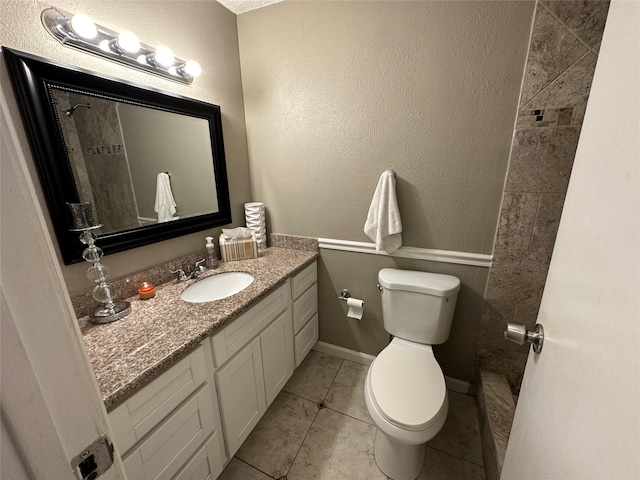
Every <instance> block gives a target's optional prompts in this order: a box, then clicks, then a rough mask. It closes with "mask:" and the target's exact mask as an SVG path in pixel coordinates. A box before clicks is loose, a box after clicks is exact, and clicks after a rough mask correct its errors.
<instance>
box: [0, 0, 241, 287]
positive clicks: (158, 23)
mask: <svg viewBox="0 0 640 480" xmlns="http://www.w3.org/2000/svg"><path fill="white" fill-rule="evenodd" d="M55 5H56V6H57V7H59V8H62V9H64V10H67V11H70V12H83V13H86V14H88V15H90V16H91V17H92V18H93V19H94V20H95V21H96V22H98V23H100V24H103V25H105V26H107V27H110V28H112V29H114V30H117V31H119V30H125V29H128V30H132V31H134V32H135V33H136V34H137V35H138V36H139V37H140V39H141V41H143V42H145V43H148V44H151V45H157V44H160V43H164V44H167V45H169V46H170V47H171V48H172V49H173V51H174V52H175V54H176V56H178V57H181V58H194V59H196V60H198V62H200V64H201V65H202V68H203V73H202V76H201V77H199V78H198V79H196V80H195V81H194V83H193V84H192V85H191V86H183V85H179V84H177V83H174V82H170V81H168V80H164V79H162V78H160V77H155V76H153V75H149V74H146V73H143V72H138V71H136V70H133V69H131V68H128V67H125V66H120V65H117V64H115V63H112V62H109V61H107V60H102V59H100V58H98V57H94V56H91V55H87V54H85V53H81V52H77V51H75V50H73V49H71V48H68V47H64V46H62V45H60V44H59V43H58V42H57V41H56V40H54V39H53V37H51V36H50V35H49V34H48V33H47V32H46V31H45V30H44V28H43V27H42V25H41V23H40V12H41V10H43V9H44V8H46V7H48V6H50V4H48V3H39V2H33V1H26V0H3V1H2V2H0V17H1V18H2V21H1V22H0V43H1V44H2V45H3V46H7V47H10V48H15V49H18V50H22V51H24V52H27V53H32V54H35V55H39V56H42V57H46V58H49V59H52V60H54V61H58V62H61V63H65V64H68V65H76V66H80V67H83V68H86V69H89V70H92V71H95V72H99V73H105V74H108V75H112V76H115V77H119V78H122V79H125V80H129V81H133V82H136V83H139V84H143V85H148V86H151V87H155V88H158V89H161V90H165V91H168V92H173V93H176V94H180V95H183V96H186V97H191V98H195V99H198V100H202V101H205V102H209V103H213V104H216V105H220V107H221V110H222V127H223V131H224V143H225V153H226V158H227V169H228V175H229V187H230V195H231V207H232V216H233V219H234V224H235V225H240V224H243V223H244V212H243V204H244V203H245V202H247V201H249V200H251V191H250V185H249V167H248V159H247V145H246V130H245V120H244V105H243V98H242V85H241V79H240V63H239V55H238V40H237V38H238V37H237V27H236V16H235V15H234V14H232V13H231V12H229V11H228V10H227V9H225V8H224V7H222V6H221V5H220V4H218V3H217V2H214V1H211V2H203V1H179V2H177V1H175V2H174V1H109V2H94V1H86V0H83V1H78V0H75V1H74V0H61V1H58V2H56V4H55ZM1 63H2V67H1V68H2V71H1V77H0V84H1V88H2V93H3V95H4V96H5V97H6V98H7V101H8V104H9V108H10V110H11V112H10V114H11V118H12V120H13V122H14V123H15V126H16V129H17V131H18V135H19V137H20V145H21V147H22V149H23V151H24V154H25V155H26V156H27V157H28V158H29V160H30V161H29V163H30V164H32V162H31V152H30V150H29V146H28V143H27V140H26V136H25V131H24V128H23V127H22V121H21V118H20V115H19V113H18V108H17V105H16V102H15V98H14V96H13V92H12V90H11V85H10V83H9V79H8V76H7V72H6V68H5V66H4V62H1ZM31 173H32V175H33V178H36V174H35V168H34V169H32V172H31ZM36 183H37V182H36ZM37 188H38V189H39V184H38V185H37ZM37 193H38V196H39V198H40V199H41V204H42V208H43V209H44V210H45V211H46V205H45V204H44V201H43V197H42V192H41V191H38V192H37ZM212 232H213V233H214V234H215V233H216V232H217V233H219V229H213V230H209V231H206V232H201V233H195V234H192V235H187V236H184V237H179V238H176V239H172V240H167V241H164V242H160V243H157V244H154V245H150V246H145V247H141V248H137V249H134V250H129V251H127V252H122V253H117V254H113V255H109V256H108V257H106V259H105V264H106V265H108V266H109V268H110V269H111V272H112V276H113V277H114V278H115V277H121V276H125V275H127V274H129V273H132V272H135V271H138V270H142V269H144V268H147V267H149V266H152V265H155V264H158V263H161V262H164V261H166V260H169V259H172V258H175V257H178V256H181V255H184V254H187V253H190V252H193V251H194V250H196V249H198V248H203V247H204V237H205V235H207V234H211V233H212ZM86 269H87V266H86V265H82V264H77V265H72V266H63V267H62V271H63V274H64V277H65V281H66V283H67V287H68V288H69V291H70V292H71V293H74V292H78V291H82V290H85V289H87V288H89V287H91V286H92V284H91V282H89V280H87V279H86V276H85V274H86Z"/></svg>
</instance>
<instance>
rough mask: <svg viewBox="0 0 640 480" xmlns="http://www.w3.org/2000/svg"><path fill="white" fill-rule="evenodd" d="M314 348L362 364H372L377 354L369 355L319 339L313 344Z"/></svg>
mask: <svg viewBox="0 0 640 480" xmlns="http://www.w3.org/2000/svg"><path fill="white" fill-rule="evenodd" d="M313 350H315V351H317V352H321V353H326V354H328V355H333V356H334V357H338V358H343V359H345V360H350V361H352V362H355V363H359V364H361V365H371V363H372V362H373V361H374V360H375V358H376V357H375V355H369V354H368V353H362V352H356V351H355V350H349V349H348V348H344V347H339V346H338V345H332V344H330V343H326V342H321V341H317V342H316V344H315V345H314V346H313Z"/></svg>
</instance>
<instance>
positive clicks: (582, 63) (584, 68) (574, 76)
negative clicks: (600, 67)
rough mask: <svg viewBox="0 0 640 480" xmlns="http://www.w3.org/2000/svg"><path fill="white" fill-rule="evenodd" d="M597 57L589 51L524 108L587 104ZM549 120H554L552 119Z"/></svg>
mask: <svg viewBox="0 0 640 480" xmlns="http://www.w3.org/2000/svg"><path fill="white" fill-rule="evenodd" d="M597 59H598V57H597V56H596V55H595V54H594V53H591V52H588V53H587V54H586V55H585V56H584V57H582V58H581V59H580V60H578V61H577V62H576V63H574V64H573V65H572V66H571V67H570V68H569V69H567V70H566V71H564V72H563V73H562V74H561V75H560V76H559V77H558V78H556V79H555V80H554V81H553V82H551V83H550V84H549V85H548V86H547V87H545V88H544V90H542V91H541V92H540V93H539V94H538V95H536V96H535V97H534V98H533V99H531V100H530V101H529V102H528V103H527V104H526V105H525V106H524V107H523V109H527V110H535V109H539V108H545V109H546V108H564V107H573V106H577V105H582V104H586V103H587V99H588V98H589V92H590V90H591V82H592V81H593V73H594V72H595V69H596V60H597ZM549 121H551V122H553V121H552V120H551V119H550V120H549Z"/></svg>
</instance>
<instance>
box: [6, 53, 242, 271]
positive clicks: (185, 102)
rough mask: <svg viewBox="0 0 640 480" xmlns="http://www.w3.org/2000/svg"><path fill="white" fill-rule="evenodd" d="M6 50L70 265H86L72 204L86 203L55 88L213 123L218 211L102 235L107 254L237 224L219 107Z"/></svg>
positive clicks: (60, 242) (41, 178)
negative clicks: (59, 122) (61, 126)
mask: <svg viewBox="0 0 640 480" xmlns="http://www.w3.org/2000/svg"><path fill="white" fill-rule="evenodd" d="M2 50H3V53H4V58H5V62H6V65H7V68H8V73H9V76H10V78H11V84H12V86H13V90H14V92H15V95H16V98H17V101H18V105H19V107H20V113H21V115H22V120H23V122H24V125H25V129H26V131H27V137H28V139H29V145H30V148H31V152H32V154H33V158H34V160H35V163H36V168H37V171H38V176H39V178H40V182H41V185H42V189H43V191H44V195H45V200H46V203H47V207H48V209H49V214H50V215H51V220H52V223H53V228H54V230H55V235H56V237H57V239H58V245H59V247H60V252H61V254H62V259H63V261H64V263H65V264H66V265H69V264H71V263H76V262H80V261H82V250H83V245H82V244H81V243H80V241H79V240H78V233H77V232H70V231H69V228H70V226H71V216H70V214H69V212H68V208H67V206H66V203H67V202H70V203H73V202H79V201H80V199H79V195H78V190H77V188H76V185H75V181H74V177H73V173H72V170H71V165H70V161H69V155H68V153H67V149H66V147H65V143H64V140H63V138H62V136H61V134H60V132H59V128H58V125H57V123H56V112H55V111H54V106H53V105H52V102H51V98H50V92H49V90H50V88H52V87H54V88H55V87H60V88H63V89H73V90H77V91H81V92H83V93H87V94H90V95H99V96H107V97H110V98H112V99H117V100H122V101H125V102H130V103H134V104H137V105H142V106H148V107H151V108H155V109H158V110H163V111H167V112H173V113H179V114H184V115H189V116H192V117H197V118H202V119H204V120H207V121H208V122H209V131H210V134H211V150H212V155H213V169H214V174H215V183H216V185H215V186H216V192H217V198H218V207H219V210H218V212H216V213H211V214H205V215H199V216H195V217H191V218H184V219H179V220H175V221H172V222H165V223H159V224H153V225H147V226H142V227H139V228H133V229H129V230H122V231H118V232H113V233H106V234H103V235H99V236H98V241H97V244H98V246H99V247H100V248H102V249H103V251H104V253H105V254H109V253H115V252H120V251H123V250H128V249H131V248H135V247H140V246H142V245H148V244H151V243H155V242H158V241H162V240H168V239H170V238H175V237H178V236H181V235H186V234H189V233H193V232H197V231H200V230H204V229H207V228H211V227H216V226H220V225H226V224H229V223H231V204H230V201H229V185H228V182H227V167H226V161H225V155H224V143H223V138H222V120H221V115H220V107H219V106H217V105H211V104H208V103H204V102H201V101H198V100H193V99H190V98H186V97H182V96H179V95H175V94H172V93H167V92H162V91H160V90H155V89H152V88H150V87H146V86H141V85H137V84H134V83H130V82H127V81H124V80H120V79H116V78H113V77H109V76H106V75H102V74H97V73H93V72H90V71H87V70H83V69H81V68H77V67H70V66H66V65H60V64H57V63H53V62H51V61H49V60H46V59H43V58H40V57H36V56H33V55H29V54H26V53H23V52H18V51H16V50H11V49H8V48H6V47H2Z"/></svg>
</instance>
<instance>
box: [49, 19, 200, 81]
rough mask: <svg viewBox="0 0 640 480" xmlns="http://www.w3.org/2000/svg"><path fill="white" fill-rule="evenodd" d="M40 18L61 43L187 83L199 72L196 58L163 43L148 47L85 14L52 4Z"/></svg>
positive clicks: (126, 32)
mask: <svg viewBox="0 0 640 480" xmlns="http://www.w3.org/2000/svg"><path fill="white" fill-rule="evenodd" d="M41 19H42V24H43V25H44V27H45V28H46V29H47V31H48V32H49V33H50V34H51V35H52V36H53V37H54V38H55V39H56V40H58V41H59V42H60V43H62V44H63V45H67V46H69V47H73V48H77V49H79V50H82V51H85V52H89V53H93V54H94V55H98V56H100V57H103V58H108V59H109V60H113V61H115V62H118V63H123V64H125V65H128V66H130V67H133V68H136V69H138V70H144V71H145V72H149V73H153V74H155V75H159V76H161V77H164V78H168V79H170V80H173V81H176V82H179V83H185V84H187V85H190V84H191V82H193V79H194V78H195V77H198V76H199V75H200V73H202V68H201V67H200V65H199V64H198V62H196V61H195V60H189V61H184V60H181V59H179V58H176V57H175V56H174V55H173V52H172V51H171V49H169V48H168V47H166V46H164V45H160V46H158V47H156V48H153V47H150V46H149V45H146V44H144V43H141V42H140V40H138V37H137V36H136V35H135V34H134V33H132V32H129V31H122V32H120V33H118V32H115V31H113V30H111V29H109V28H107V27H103V26H102V25H97V24H95V23H94V22H93V20H91V18H89V17H88V16H87V15H85V14H82V13H77V14H75V15H73V14H71V13H68V12H65V11H64V10H60V9H59V8H56V7H51V8H47V9H45V10H43V11H42V15H41Z"/></svg>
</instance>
